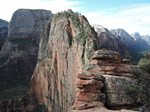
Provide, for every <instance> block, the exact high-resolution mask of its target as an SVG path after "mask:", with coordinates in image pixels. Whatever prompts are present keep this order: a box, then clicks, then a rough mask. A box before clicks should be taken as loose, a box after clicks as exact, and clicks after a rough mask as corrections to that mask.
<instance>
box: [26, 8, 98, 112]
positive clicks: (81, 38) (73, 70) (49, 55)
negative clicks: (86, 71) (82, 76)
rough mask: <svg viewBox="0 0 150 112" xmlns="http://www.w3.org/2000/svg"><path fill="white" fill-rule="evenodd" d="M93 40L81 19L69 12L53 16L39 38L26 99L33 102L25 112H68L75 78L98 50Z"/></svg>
mask: <svg viewBox="0 0 150 112" xmlns="http://www.w3.org/2000/svg"><path fill="white" fill-rule="evenodd" d="M96 40H97V39H96V33H95V31H94V29H92V27H91V26H90V25H89V23H88V21H87V19H86V18H85V17H84V16H82V15H80V14H78V13H74V12H72V11H71V10H68V11H64V12H62V13H57V14H55V15H54V16H53V18H52V21H51V22H50V23H49V25H48V27H47V30H46V31H45V33H44V35H43V36H42V38H41V42H40V49H39V54H38V56H39V57H38V63H37V65H36V69H35V71H34V73H33V76H32V78H31V85H30V90H29V95H30V99H35V101H36V102H33V103H31V102H29V103H30V104H28V106H27V108H26V109H28V110H27V111H32V110H34V111H37V109H38V108H40V107H41V106H42V107H43V106H44V107H45V108H44V110H43V111H44V112H46V111H51V112H67V111H68V108H69V107H71V105H72V104H73V102H74V98H75V93H76V82H77V75H78V74H79V73H81V72H82V69H83V66H84V65H86V64H88V63H89V60H90V59H91V56H92V54H93V53H94V51H95V49H97V44H96ZM31 105H32V106H31ZM29 107H32V108H29Z"/></svg>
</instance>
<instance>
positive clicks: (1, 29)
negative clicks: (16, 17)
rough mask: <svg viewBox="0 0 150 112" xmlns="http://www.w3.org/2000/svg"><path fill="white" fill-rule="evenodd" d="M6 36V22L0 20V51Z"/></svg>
mask: <svg viewBox="0 0 150 112" xmlns="http://www.w3.org/2000/svg"><path fill="white" fill-rule="evenodd" d="M7 34H8V22H7V21H5V20H2V19H0V49H1V47H2V45H3V43H4V42H5V39H6V37H7Z"/></svg>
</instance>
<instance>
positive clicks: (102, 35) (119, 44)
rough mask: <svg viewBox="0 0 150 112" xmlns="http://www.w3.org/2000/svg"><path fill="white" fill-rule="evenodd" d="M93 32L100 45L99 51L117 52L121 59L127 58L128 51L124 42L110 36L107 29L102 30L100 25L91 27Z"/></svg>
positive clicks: (112, 35)
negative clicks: (95, 33)
mask: <svg viewBox="0 0 150 112" xmlns="http://www.w3.org/2000/svg"><path fill="white" fill-rule="evenodd" d="M93 26H94V29H95V31H96V32H97V36H98V41H99V43H100V48H101V49H108V50H113V51H117V52H119V53H120V54H121V56H122V58H125V57H127V55H128V51H127V47H126V45H125V44H124V41H123V40H122V41H120V38H122V37H120V38H118V37H116V36H115V35H114V34H112V33H111V32H110V31H109V30H108V29H106V28H104V27H103V26H101V25H93Z"/></svg>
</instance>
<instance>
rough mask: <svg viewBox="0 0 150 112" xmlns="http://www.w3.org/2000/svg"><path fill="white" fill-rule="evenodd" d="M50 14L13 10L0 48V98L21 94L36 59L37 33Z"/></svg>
mask: <svg viewBox="0 0 150 112" xmlns="http://www.w3.org/2000/svg"><path fill="white" fill-rule="evenodd" d="M51 16H52V13H51V12H50V11H47V10H30V9H19V10H17V11H15V12H14V14H13V16H12V19H11V21H10V24H9V29H8V37H7V39H6V42H5V43H4V44H3V46H2V49H1V51H0V82H1V83H0V94H1V95H0V99H7V98H11V97H10V96H12V97H14V96H20V95H24V94H25V93H24V91H25V89H26V86H27V85H28V84H29V80H30V77H31V74H32V73H33V70H34V67H35V64H36V62H37V53H38V48H39V40H40V34H41V33H42V32H43V30H44V28H45V26H46V25H47V23H48V20H49V19H50V17H51ZM8 82H9V83H8ZM13 95H14V96H13Z"/></svg>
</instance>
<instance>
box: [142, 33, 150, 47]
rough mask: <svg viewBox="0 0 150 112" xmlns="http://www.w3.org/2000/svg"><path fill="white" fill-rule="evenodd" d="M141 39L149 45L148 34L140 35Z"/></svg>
mask: <svg viewBox="0 0 150 112" xmlns="http://www.w3.org/2000/svg"><path fill="white" fill-rule="evenodd" d="M142 39H144V40H145V41H146V42H147V43H148V44H149V45H150V36H149V35H144V36H142Z"/></svg>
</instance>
